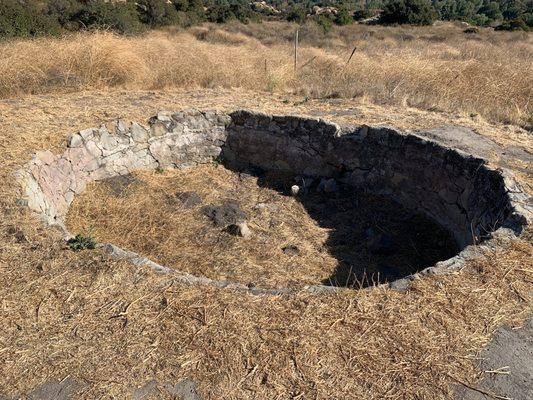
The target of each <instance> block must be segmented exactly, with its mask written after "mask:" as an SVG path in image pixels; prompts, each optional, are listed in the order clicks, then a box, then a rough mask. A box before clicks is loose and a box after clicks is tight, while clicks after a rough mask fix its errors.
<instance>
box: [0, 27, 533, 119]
mask: <svg viewBox="0 0 533 400" xmlns="http://www.w3.org/2000/svg"><path fill="white" fill-rule="evenodd" d="M295 29H296V25H292V24H287V23H264V24H250V25H240V24H231V25H228V26H213V25H206V26H203V27H195V28H191V29H189V30H187V31H182V30H168V31H159V32H150V33H148V34H146V35H144V36H139V37H120V36H117V35H114V34H112V33H106V32H96V33H87V34H76V35H71V36H66V37H63V38H59V39H37V40H31V41H28V40H24V41H13V42H6V43H2V44H0V96H2V97H12V96H17V95H23V94H29V93H48V92H66V91H78V90H87V89H109V88H128V89H161V88H176V87H180V88H195V87H202V88H212V87H224V88H229V87H239V88H245V89H253V90H258V91H275V92H292V93H298V94H301V95H306V96H310V97H313V98H329V97H346V98H353V97H368V98H369V99H371V100H372V101H375V102H379V103H385V104H398V105H409V106H415V107H421V108H425V109H441V110H446V111H452V112H457V111H461V112H465V113H473V114H480V115H482V116H484V117H486V118H488V119H490V120H493V121H500V122H506V123H507V122H509V123H514V124H520V125H522V126H531V123H532V115H533V111H532V110H533V106H532V102H531V98H532V93H533V89H532V88H533V67H532V65H533V39H532V37H533V36H532V35H531V34H527V33H501V32H492V31H489V30H483V31H482V33H481V34H475V35H467V34H464V33H463V32H462V28H460V27H458V26H454V25H451V24H440V25H438V26H435V27H429V28H412V27H411V28H383V27H367V26H362V25H353V26H349V27H343V28H336V29H335V30H334V31H333V32H331V33H329V34H327V35H324V34H322V33H320V32H319V31H318V30H317V28H316V27H314V26H313V25H306V26H304V27H303V28H302V29H301V33H300V37H301V40H302V46H301V51H300V62H299V69H298V71H297V72H296V73H295V72H294V70H293V60H292V46H293V45H292V43H291V40H292V35H293V34H294V31H295ZM354 46H357V51H356V52H355V55H354V57H353V58H352V60H351V61H350V63H349V65H347V66H346V61H347V59H348V57H349V55H350V53H351V51H352V49H353V48H354Z"/></svg>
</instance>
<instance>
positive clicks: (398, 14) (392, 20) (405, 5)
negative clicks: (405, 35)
mask: <svg viewBox="0 0 533 400" xmlns="http://www.w3.org/2000/svg"><path fill="white" fill-rule="evenodd" d="M436 18H437V13H436V12H435V9H434V8H433V6H432V5H431V3H430V2H429V1H428V0H390V1H389V2H388V3H386V4H385V6H384V7H383V12H382V13H381V18H380V21H381V22H382V23H385V24H412V25H431V24H432V23H433V21H435V19H436Z"/></svg>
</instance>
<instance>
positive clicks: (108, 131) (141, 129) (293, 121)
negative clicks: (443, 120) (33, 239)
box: [16, 109, 533, 295]
mask: <svg viewBox="0 0 533 400" xmlns="http://www.w3.org/2000/svg"><path fill="white" fill-rule="evenodd" d="M449 129H450V128H449V127H448V131H447V134H448V135H449ZM464 129H465V128H462V127H458V132H459V133H460V132H462V131H463V130H464ZM428 137H430V138H428ZM211 162H224V163H225V165H226V166H227V167H229V168H231V169H235V170H237V171H243V170H246V169H249V168H250V167H253V168H262V169H266V170H281V171H290V172H291V173H294V174H295V175H299V176H310V177H318V178H321V179H324V182H333V183H331V185H330V186H333V184H334V183H335V181H339V182H342V183H344V184H349V185H352V186H354V187H356V188H358V189H360V190H366V191H370V192H373V193H377V194H384V195H388V196H391V197H392V198H394V199H395V200H397V201H398V202H399V203H401V204H402V205H404V206H406V207H407V208H411V209H415V210H417V211H419V212H422V213H424V214H426V215H427V216H429V217H430V218H433V219H435V220H436V221H437V222H438V223H439V224H441V225H442V226H444V227H445V228H447V229H448V230H450V232H452V233H453V234H454V237H455V239H456V241H457V243H458V244H459V245H460V247H461V248H462V251H461V252H460V253H459V254H457V255H456V256H455V257H453V258H450V259H448V260H445V261H442V262H438V263H436V264H435V266H432V267H429V268H426V269H424V270H422V271H419V272H417V273H415V274H412V275H409V276H406V277H404V278H401V279H398V280H396V281H393V282H390V283H388V284H387V285H388V286H389V287H390V288H391V289H394V290H400V291H404V290H407V289H408V288H409V286H410V283H411V282H412V281H413V280H415V279H419V278H421V277H422V276H424V275H427V274H447V273H452V272H454V271H457V270H459V269H461V268H462V267H463V266H464V264H465V262H466V261H467V260H470V259H472V258H475V257H478V256H480V255H483V254H485V253H487V252H489V251H491V250H494V249H495V248H497V247H499V246H500V245H501V243H502V242H505V241H507V240H512V238H513V237H515V236H516V235H519V234H520V233H521V232H522V230H523V229H524V227H525V226H526V225H529V224H531V221H532V219H533V218H532V216H533V207H532V201H531V197H530V196H529V195H528V194H527V193H526V192H525V191H524V190H523V189H522V188H521V186H520V184H519V182H518V181H517V180H516V179H515V178H514V176H513V175H512V173H511V172H509V171H507V170H504V169H495V168H493V167H491V166H489V164H488V162H487V161H486V160H485V159H483V158H480V157H477V156H474V155H472V154H469V153H467V152H465V151H463V150H460V149H457V148H455V147H451V146H450V145H449V142H448V143H447V141H446V140H443V141H439V140H438V138H437V136H436V135H435V132H433V131H432V132H429V131H428V135H424V132H423V131H419V132H417V133H407V132H402V131H400V130H397V129H395V128H393V127H389V126H368V125H360V126H355V125H351V126H343V127H341V126H339V125H337V124H335V123H332V122H328V121H325V120H322V119H319V118H308V117H300V116H293V115H286V116H277V115H268V114H263V113H259V112H253V111H249V110H238V111H235V112H233V113H231V114H224V113H220V112H217V111H199V110H196V109H190V110H183V111H180V112H168V111H164V112H159V113H158V114H157V115H156V116H154V117H152V118H150V119H149V121H148V124H146V125H145V124H139V123H136V122H127V121H124V120H117V121H114V122H112V123H109V124H105V125H102V126H101V127H100V128H89V129H85V130H82V131H80V132H77V133H74V134H72V135H70V137H69V139H68V144H67V148H66V150H65V151H64V152H63V153H62V154H59V155H58V154H53V153H52V152H50V151H41V152H38V153H36V154H35V156H34V157H33V158H32V159H31V160H30V161H29V162H28V163H27V164H25V165H24V166H23V167H22V168H21V169H20V170H19V171H17V173H16V177H17V181H18V182H19V184H20V185H21V189H22V196H21V200H22V201H21V203H24V204H27V206H28V207H29V208H30V209H31V210H32V211H34V212H35V213H37V214H38V215H39V216H40V218H41V219H42V220H43V221H44V223H45V224H47V225H49V226H53V225H54V226H58V227H59V228H60V229H61V230H62V231H63V233H64V235H65V237H67V238H68V237H71V236H72V235H71V234H70V233H69V232H68V230H67V229H66V226H65V218H66V215H67V212H68V209H69V207H70V205H71V203H72V201H73V200H74V198H75V196H76V195H78V194H80V193H82V192H83V191H84V190H85V188H86V186H87V184H88V183H90V182H92V181H97V180H102V179H108V178H112V177H117V176H123V175H127V174H130V173H131V172H133V171H135V170H140V169H145V170H146V169H161V168H162V169H168V168H189V167H193V166H196V165H199V164H205V163H211ZM99 247H100V248H102V249H103V250H104V251H106V252H107V253H109V254H110V255H111V256H113V257H116V258H124V259H128V260H129V261H130V262H131V263H132V264H133V265H135V266H148V267H150V268H152V269H153V270H155V271H157V272H160V273H168V274H173V275H174V276H175V277H176V279H178V280H180V281H181V282H183V283H185V284H206V285H212V286H217V287H222V288H229V289H233V290H242V291H247V292H250V293H252V294H270V295H280V294H285V293H290V292H292V291H294V290H293V289H289V288H280V289H262V288H249V287H247V286H245V285H241V284H236V283H232V282H225V281H218V280H212V279H208V278H205V277H198V276H193V275H191V274H186V273H183V272H180V271H176V270H173V269H171V268H168V267H166V266H162V265H159V264H157V263H155V262H153V261H152V260H149V259H147V258H145V257H142V256H140V255H139V254H137V253H134V252H131V251H127V250H123V249H120V248H119V247H117V246H115V245H113V244H100V245H99ZM380 286H382V285H380ZM303 289H304V290H307V291H310V292H313V293H322V292H330V291H336V290H343V288H340V287H331V286H325V285H311V286H305V287H303Z"/></svg>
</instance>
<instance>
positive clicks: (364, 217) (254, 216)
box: [67, 164, 456, 288]
mask: <svg viewBox="0 0 533 400" xmlns="http://www.w3.org/2000/svg"><path fill="white" fill-rule="evenodd" d="M274 175H275V174H271V176H270V178H269V179H270V182H271V184H269V185H266V184H265V179H264V178H263V179H261V180H259V184H258V179H257V178H256V177H253V176H246V175H244V176H243V175H241V174H238V173H236V172H233V171H230V170H227V169H225V168H224V167H223V166H221V165H209V164H208V165H203V166H198V167H195V168H192V169H184V170H171V171H161V172H157V171H156V172H153V171H151V172H147V171H139V172H137V173H135V174H134V175H132V176H130V177H129V178H127V179H125V178H124V177H120V178H114V179H110V180H105V181H101V182H97V183H93V184H92V185H90V187H88V188H87V190H86V191H85V192H84V193H83V194H82V195H80V196H78V197H77V198H76V199H75V200H74V203H73V205H72V206H71V208H70V210H69V213H68V220H67V227H68V229H69V230H70V231H71V232H73V233H76V234H77V233H82V234H84V235H90V236H94V238H95V239H96V240H97V241H98V242H100V243H113V244H116V245H118V246H120V247H122V248H125V249H129V250H133V251H136V252H138V253H140V254H142V255H143V256H145V257H149V258H150V259H152V260H154V261H156V262H158V263H160V264H163V265H165V266H168V267H172V268H175V269H177V270H179V271H184V272H188V273H191V274H194V275H197V276H206V277H208V278H211V279H216V280H223V281H230V282H239V283H242V284H245V285H248V286H249V287H263V288H265V287H266V288H284V287H291V288H301V287H302V286H303V285H318V284H321V283H326V284H331V285H336V286H349V287H352V286H355V287H357V288H359V287H360V286H363V285H364V286H366V285H369V284H375V283H377V282H385V281H390V280H395V279H398V278H400V277H403V276H406V275H409V274H410V273H412V272H414V271H416V270H419V269H423V268H426V267H428V266H432V265H434V263H435V262H437V261H441V260H445V259H448V258H450V257H452V256H453V255H454V254H455V251H456V247H455V245H454V244H453V240H452V239H451V237H450V236H449V235H447V234H446V233H445V232H444V231H442V229H439V227H438V226H436V225H435V224H434V223H432V222H430V221H428V220H427V219H426V218H423V217H422V216H414V215H413V214H412V213H410V212H408V211H407V210H404V209H403V208H402V207H400V206H399V205H398V204H397V203H393V202H391V201H389V200H388V199H386V198H382V197H379V196H372V195H369V194H364V193H353V192H343V193H340V192H339V193H336V194H334V195H329V196H326V195H320V194H318V193H315V192H314V191H311V193H308V194H307V195H305V196H300V197H299V199H296V198H294V197H291V196H288V195H287V190H286V189H287V188H288V187H290V185H291V184H292V183H289V184H287V185H284V186H285V188H284V189H283V188H282V189H281V190H275V189H273V187H277V188H278V189H280V183H282V182H283V177H279V176H274ZM288 182H292V180H288ZM191 193H194V194H196V195H197V196H198V197H199V199H198V201H201V203H200V202H198V204H191V203H190V202H189V203H187V201H185V203H184V202H183V200H184V199H187V198H188V197H187V196H185V197H184V194H185V195H189V196H190V194H191ZM180 197H181V199H180ZM228 200H230V201H234V202H236V203H237V204H238V205H239V208H240V209H241V210H242V211H243V212H244V213H245V214H246V220H247V224H248V225H249V227H250V228H251V230H252V232H253V235H252V237H251V238H249V239H248V240H245V239H243V238H239V237H235V236H233V235H230V234H229V233H226V232H224V231H223V228H224V226H222V227H218V228H217V227H214V226H213V224H212V223H211V221H210V220H209V219H208V218H207V217H206V216H205V215H203V213H202V209H201V208H202V206H210V205H220V204H224V202H227V201H228ZM369 228H372V229H374V230H376V231H377V232H384V233H386V234H387V235H389V236H390V238H391V240H392V241H393V242H394V247H395V251H394V254H376V252H372V251H370V250H369V248H368V246H367V244H368V240H367V239H366V238H365V235H364V231H365V230H366V229H369ZM290 246H295V247H296V249H297V252H296V254H285V253H284V252H283V251H282V249H283V248H285V247H290ZM378 253H379V252H378ZM391 265H393V266H394V268H391V267H390V266H391Z"/></svg>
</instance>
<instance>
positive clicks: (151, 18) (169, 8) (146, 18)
mask: <svg viewBox="0 0 533 400" xmlns="http://www.w3.org/2000/svg"><path fill="white" fill-rule="evenodd" d="M136 5H137V10H138V12H139V19H140V20H141V22H142V23H144V24H147V25H150V26H151V27H157V26H165V25H177V24H179V22H180V17H179V14H178V11H177V10H176V7H175V6H174V4H172V3H167V2H166V0H139V1H138V2H137V3H136ZM180 5H181V4H180Z"/></svg>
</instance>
